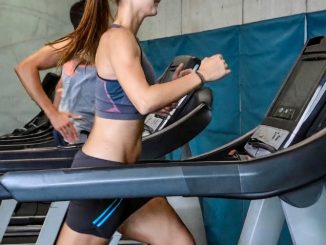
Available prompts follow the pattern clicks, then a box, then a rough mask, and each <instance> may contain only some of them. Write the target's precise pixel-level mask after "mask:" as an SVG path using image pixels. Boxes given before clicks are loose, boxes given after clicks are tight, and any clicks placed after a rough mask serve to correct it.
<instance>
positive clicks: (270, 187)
mask: <svg viewBox="0 0 326 245" xmlns="http://www.w3.org/2000/svg"><path fill="white" fill-rule="evenodd" d="M325 136H326V129H323V130H321V131H320V132H318V133H316V134H315V135H313V136H311V137H310V138H308V139H306V140H304V141H302V142H300V143H298V144H296V145H293V146H291V147H289V148H287V149H284V150H281V151H279V152H277V153H275V154H271V155H269V156H265V157H261V158H257V159H252V160H248V161H242V162H238V161H231V162H227V161H224V162H223V161H201V160H200V159H196V161H192V162H182V161H172V162H163V163H152V164H148V163H147V164H137V165H133V166H118V167H108V168H81V169H62V170H51V171H33V172H16V173H15V172H11V173H7V174H5V175H4V176H3V177H2V178H1V184H2V185H3V187H5V189H6V190H8V191H9V192H10V193H11V195H12V197H13V198H14V199H16V200H17V201H62V200H81V199H102V198H127V197H155V196H179V195H182V196H208V197H230V198H241V199H243V198H246V199H258V198H266V197H271V196H276V195H280V194H283V193H286V192H288V191H292V190H294V189H296V188H299V187H301V186H303V185H306V184H308V183H311V182H314V181H317V180H319V179H321V178H323V177H324V176H325V175H326V164H325V159H326V152H325V151H323V150H321V149H323V147H324V146H325V144H326V137H325ZM306 162H309V164H306ZM279 169H282V172H281V173H280V172H279V171H278V174H277V175H276V174H275V172H276V171H277V170H279Z"/></svg>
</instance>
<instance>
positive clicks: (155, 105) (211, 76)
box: [96, 28, 230, 114]
mask: <svg viewBox="0 0 326 245" xmlns="http://www.w3.org/2000/svg"><path fill="white" fill-rule="evenodd" d="M140 55H141V52H140V49H139V46H138V44H137V41H136V39H135V38H134V36H133V34H132V33H131V32H130V31H129V30H127V29H125V28H119V29H111V30H110V31H109V32H107V33H106V34H104V36H103V37H102V40H101V42H100V46H99V49H98V55H97V60H96V66H97V69H98V73H99V75H100V76H103V77H108V76H112V74H110V73H107V64H108V63H109V64H110V66H111V68H112V72H111V73H113V74H114V75H115V76H116V77H115V78H116V79H118V80H119V82H120V84H121V86H122V88H123V89H124V91H125V92H126V94H127V95H128V98H129V99H130V100H131V102H132V103H133V104H134V106H135V107H136V108H137V110H138V111H139V112H140V113H141V114H148V113H151V112H154V111H157V110H159V109H160V108H163V107H165V106H167V105H170V104H171V103H172V102H174V101H177V100H179V99H180V98H181V97H182V96H184V95H185V94H187V93H189V92H190V91H192V90H193V89H195V88H197V87H198V86H200V85H201V79H200V77H199V76H198V75H197V74H196V73H195V72H192V73H190V74H187V75H185V76H183V77H180V78H178V79H176V80H173V81H171V82H167V83H162V84H154V85H152V86H150V85H149V84H148V83H147V81H146V78H145V75H144V71H143V69H142V67H141V63H140ZM199 70H200V72H201V73H202V74H203V75H204V77H205V80H206V81H213V80H217V79H220V78H222V77H223V76H225V75H227V74H228V73H230V70H228V69H227V67H226V66H225V64H224V60H222V59H221V57H220V56H219V55H215V56H212V57H210V58H206V59H204V60H203V62H202V65H201V67H200V68H199ZM110 78H111V79H113V77H110Z"/></svg>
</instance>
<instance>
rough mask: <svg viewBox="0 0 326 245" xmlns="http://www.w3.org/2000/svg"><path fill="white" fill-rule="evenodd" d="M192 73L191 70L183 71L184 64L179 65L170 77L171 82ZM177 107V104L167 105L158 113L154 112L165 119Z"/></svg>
mask: <svg viewBox="0 0 326 245" xmlns="http://www.w3.org/2000/svg"><path fill="white" fill-rule="evenodd" d="M191 72H192V69H186V70H184V64H183V63H181V64H180V65H179V66H178V67H177V68H176V69H175V72H174V74H173V76H172V80H175V79H178V78H180V77H183V76H186V75H188V74H190V73H191ZM177 106H178V102H173V103H172V104H171V105H168V106H166V107H164V108H162V109H161V110H159V111H158V112H156V113H155V114H156V115H159V116H161V117H163V118H166V117H168V116H169V115H170V112H171V111H172V110H174V109H175V108H176V107H177Z"/></svg>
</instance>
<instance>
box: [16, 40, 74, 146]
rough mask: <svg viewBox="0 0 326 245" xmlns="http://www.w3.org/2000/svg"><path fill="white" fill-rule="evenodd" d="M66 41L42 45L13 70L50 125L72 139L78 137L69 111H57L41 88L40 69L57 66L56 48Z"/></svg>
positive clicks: (57, 54)
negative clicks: (52, 44)
mask: <svg viewBox="0 0 326 245" xmlns="http://www.w3.org/2000/svg"><path fill="white" fill-rule="evenodd" d="M67 42H68V41H65V42H62V43H58V44H56V45H54V46H48V45H47V46H44V47H42V48H41V49H39V50H38V51H36V52H35V53H33V54H32V55H30V56H29V57H27V58H26V59H24V60H23V61H21V62H20V63H19V64H18V65H17V66H16V68H15V71H16V73H17V75H18V77H19V79H20V81H21V83H22V84H23V86H24V88H25V89H26V91H27V93H28V94H29V95H30V96H31V98H32V99H33V100H34V101H35V102H36V103H37V104H38V105H39V106H40V107H41V108H42V110H43V111H44V113H45V114H46V115H47V117H48V118H49V120H50V121H51V124H52V126H53V127H54V128H55V129H56V130H58V131H59V132H60V133H61V134H62V135H63V137H64V138H66V139H67V140H69V141H74V140H75V139H76V138H78V135H77V132H76V129H75V128H74V126H73V123H72V121H71V118H72V117H73V116H72V114H70V113H63V112H59V111H58V110H57V108H56V106H55V105H54V104H53V103H52V101H51V100H50V99H49V97H48V96H47V95H46V93H45V91H44V90H43V87H42V84H41V78H40V71H41V70H45V69H49V68H53V67H56V66H57V63H58V61H59V59H60V54H59V53H58V49H60V48H61V47H63V46H65V45H66V44H67Z"/></svg>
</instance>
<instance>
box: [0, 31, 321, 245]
mask: <svg viewBox="0 0 326 245" xmlns="http://www.w3.org/2000/svg"><path fill="white" fill-rule="evenodd" d="M325 75H326V37H316V38H313V39H311V40H309V41H308V42H307V44H306V45H305V47H304V49H303V51H302V53H301V56H300V57H299V59H298V61H297V63H296V64H295V66H294V67H293V69H292V70H291V72H290V74H289V76H288V77H287V79H286V80H285V82H284V85H283V86H282V88H281V90H280V92H279V93H278V95H277V97H276V98H275V100H274V102H273V104H272V106H271V109H270V110H269V111H268V113H267V115H266V118H265V119H264V120H263V122H262V124H261V125H260V126H258V128H257V129H255V130H253V131H252V132H249V133H248V134H246V135H244V136H242V137H240V138H239V139H237V140H235V141H233V142H231V143H229V144H227V145H225V146H223V147H220V148H218V149H215V150H213V151H211V152H208V153H206V154H203V155H200V156H197V157H194V158H191V159H188V160H184V161H152V162H151V163H149V162H146V163H139V164H135V165H133V166H116V167H107V168H87V169H83V168H80V169H61V170H46V171H27V172H11V173H6V174H5V175H4V176H3V177H2V178H1V184H2V186H3V187H4V188H5V190H6V191H7V194H8V196H11V197H12V198H14V199H16V200H18V201H36V200H38V201H39V200H42V201H54V200H55V201H58V200H81V199H101V198H126V197H128V198H132V197H155V196H162V195H163V196H179V195H183V196H201V197H222V198H231V199H250V200H259V201H261V202H262V203H269V202H270V200H271V199H267V198H273V197H275V199H274V200H276V203H277V202H280V201H279V200H280V198H281V199H282V201H281V204H280V205H279V206H277V205H273V204H272V205H270V206H268V207H267V210H268V211H269V215H267V216H264V217H263V219H262V221H261V222H260V221H259V219H258V218H257V219H256V218H253V219H251V218H250V211H251V210H252V209H255V207H253V208H251V207H250V209H249V212H248V215H249V216H248V219H249V221H248V222H247V221H246V224H245V226H244V230H243V233H242V235H241V237H240V241H239V244H277V241H275V239H274V240H273V238H275V236H276V237H277V231H276V230H280V228H279V227H278V226H280V224H282V222H283V221H281V222H274V221H273V220H272V219H270V218H271V217H277V216H280V215H281V214H283V213H284V214H285V216H286V220H287V223H288V226H289V228H290V232H291V236H292V239H293V241H294V243H295V244H308V243H312V241H313V244H325V241H326V232H325V227H326V217H325V216H326V212H325V211H324V209H325V207H326V191H325V176H326V164H325V163H326V152H325V151H324V150H323V149H324V148H325V144H326V128H325V125H326V115H325V110H326V109H325V100H326V94H325V89H326V84H325V82H326V76H325ZM232 149H234V150H233V151H232V152H233V153H231V152H230V150H232ZM81 190H82V191H81ZM253 206H259V205H253ZM263 206H264V205H260V207H258V208H259V210H262V208H263ZM259 213H260V212H253V214H254V215H253V216H257V214H259ZM297 219H299V220H300V222H299V221H298V220H297ZM260 224H262V227H263V228H264V226H266V227H276V228H277V229H274V230H272V231H271V232H270V233H271V234H272V235H271V236H268V232H266V233H263V234H261V233H260V229H258V230H257V229H255V228H259V227H260ZM269 224H270V225H269ZM302 224H303V225H302ZM263 228H262V229H263ZM259 236H260V238H259ZM277 240H278V237H277ZM262 241H263V242H262ZM259 242H260V243H259Z"/></svg>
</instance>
